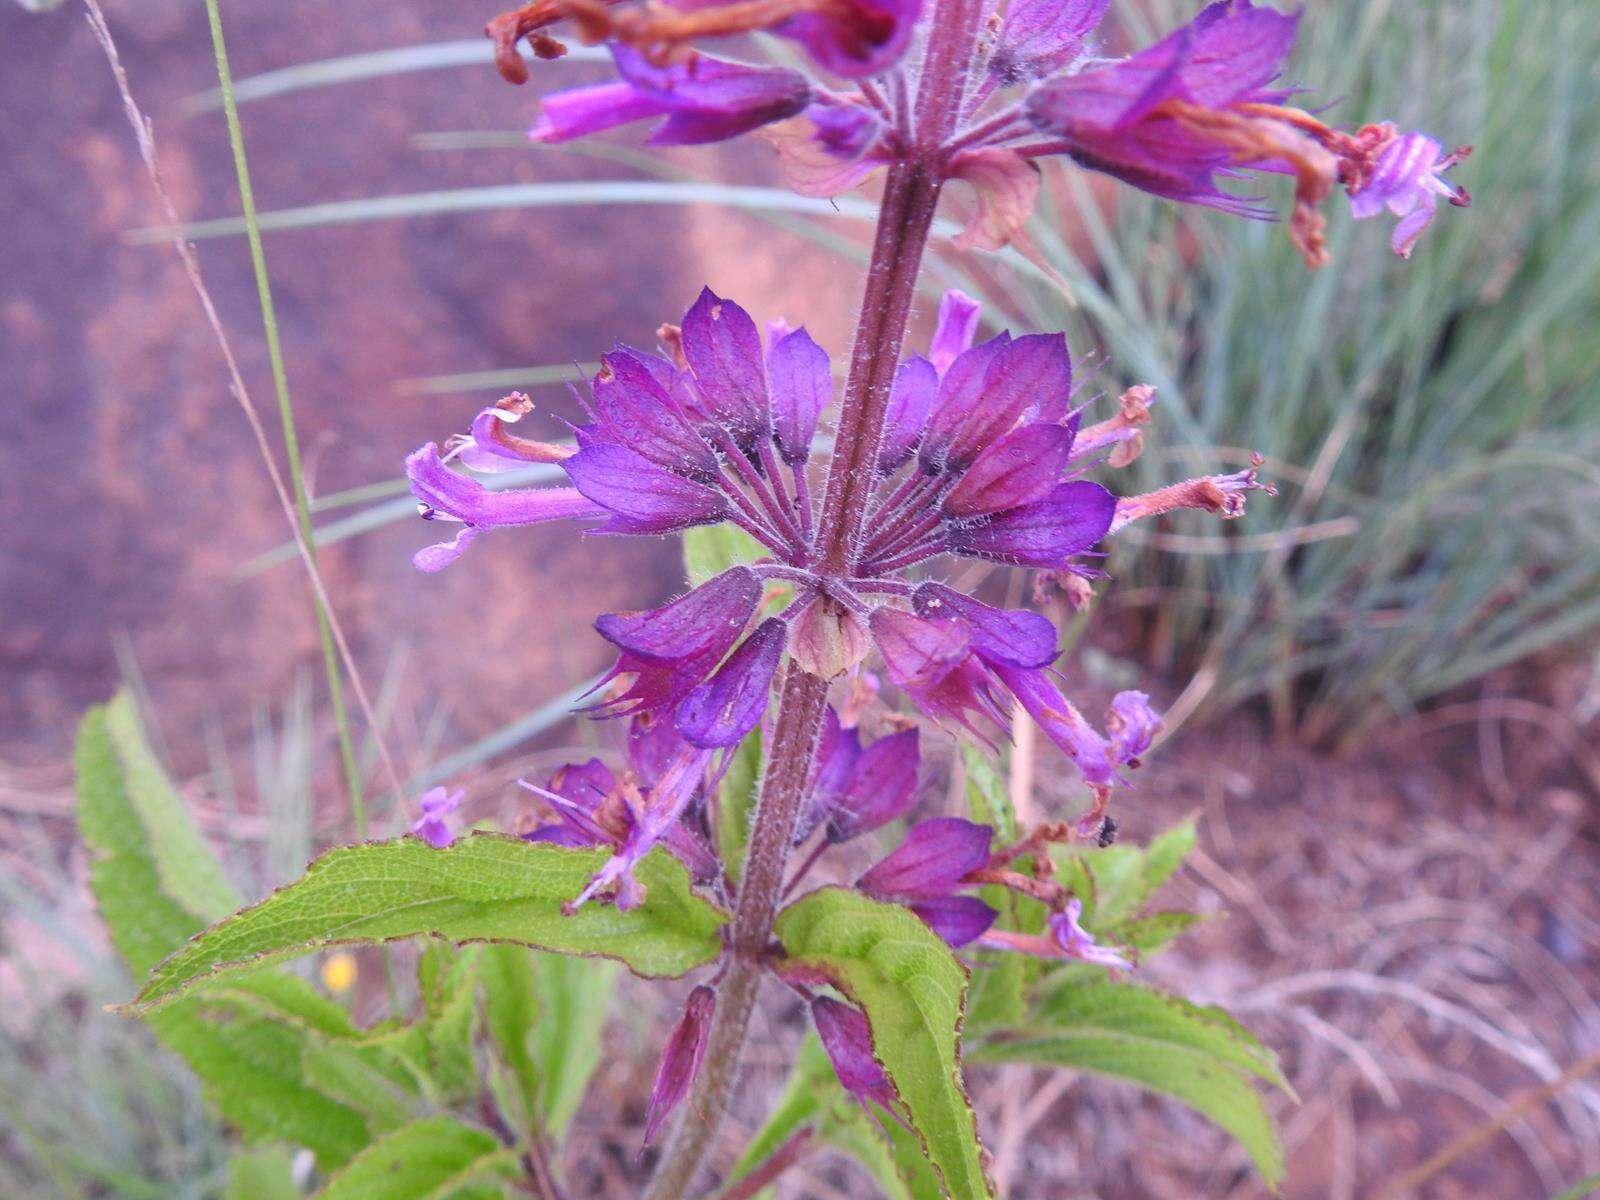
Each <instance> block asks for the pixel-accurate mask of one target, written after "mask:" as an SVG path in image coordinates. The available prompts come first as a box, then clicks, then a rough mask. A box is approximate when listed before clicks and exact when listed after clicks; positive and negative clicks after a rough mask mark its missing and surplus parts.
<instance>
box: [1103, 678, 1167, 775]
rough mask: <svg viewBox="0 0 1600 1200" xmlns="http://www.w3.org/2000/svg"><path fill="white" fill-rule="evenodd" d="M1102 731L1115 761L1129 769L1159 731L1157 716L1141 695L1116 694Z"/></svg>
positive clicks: (1158, 716)
mask: <svg viewBox="0 0 1600 1200" xmlns="http://www.w3.org/2000/svg"><path fill="white" fill-rule="evenodd" d="M1106 732H1107V733H1108V734H1109V735H1110V736H1111V745H1112V752H1113V753H1114V754H1115V756H1116V757H1117V759H1118V761H1120V762H1125V763H1128V764H1129V765H1130V766H1132V765H1135V764H1136V763H1137V762H1138V760H1139V758H1140V757H1141V756H1142V755H1143V754H1144V753H1145V752H1146V751H1147V750H1149V749H1150V745H1151V743H1152V742H1154V741H1155V739H1156V735H1157V734H1158V733H1160V732H1161V716H1160V714H1159V713H1157V712H1156V711H1155V709H1153V708H1151V707H1150V697H1149V696H1147V695H1145V694H1144V693H1143V692H1118V693H1117V694H1116V697H1115V698H1114V699H1113V700H1112V701H1111V708H1110V709H1109V710H1108V711H1107V713H1106Z"/></svg>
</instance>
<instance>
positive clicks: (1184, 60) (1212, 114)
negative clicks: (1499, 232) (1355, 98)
mask: <svg viewBox="0 0 1600 1200" xmlns="http://www.w3.org/2000/svg"><path fill="white" fill-rule="evenodd" d="M1068 7H1071V6H1068ZM1092 7H1093V6H1090V5H1086V6H1082V8H1083V9H1090V8H1092ZM1083 15H1086V14H1083ZM1299 20H1300V17H1299V14H1295V15H1289V14H1287V13H1281V12H1277V11H1276V10H1274V9H1270V8H1257V7H1255V6H1254V5H1253V4H1251V3H1250V2H1249V0H1221V2H1219V3H1214V4H1210V5H1208V6H1207V7H1206V8H1205V9H1204V10H1202V11H1201V12H1200V14H1199V15H1198V16H1196V17H1195V18H1194V20H1192V21H1191V22H1189V24H1187V25H1185V26H1183V27H1181V28H1180V29H1177V30H1175V31H1174V32H1173V33H1171V34H1169V35H1168V36H1167V37H1165V38H1163V39H1162V40H1161V41H1159V42H1157V43H1156V44H1155V45H1153V46H1150V47H1148V48H1147V49H1145V50H1142V51H1140V52H1139V53H1137V54H1134V55H1132V56H1131V57H1129V58H1125V59H1121V60H1118V61H1115V62H1108V63H1103V64H1096V65H1092V66H1089V67H1087V68H1086V69H1084V70H1080V71H1077V72H1075V73H1068V74H1062V75H1057V76H1055V77H1054V78H1051V79H1048V80H1046V81H1045V82H1044V83H1042V84H1041V85H1040V86H1039V87H1038V88H1037V89H1036V90H1034V91H1033V92H1031V93H1030V94H1029V95H1028V96H1027V97H1026V98H1025V99H1024V101H1023V102H1022V113H1023V116H1024V117H1025V119H1026V121H1027V122H1028V123H1029V124H1031V125H1032V126H1033V127H1034V129H1035V130H1037V131H1038V132H1040V133H1042V134H1044V135H1045V136H1046V137H1047V138H1049V139H1050V140H1049V141H1047V142H1044V143H1040V144H1036V145H1034V146H1031V147H1029V148H1027V150H1026V153H1028V154H1030V155H1032V154H1049V153H1065V154H1067V155H1069V156H1070V157H1071V158H1073V159H1074V160H1075V161H1076V162H1078V163H1079V165H1081V166H1085V167H1088V168H1089V169H1091V170H1096V171H1104V172H1105V173H1107V174H1109V175H1114V176H1116V177H1117V178H1119V179H1121V180H1123V181H1124V182H1126V183H1130V184H1132V185H1133V186H1134V187H1137V188H1140V189H1142V190H1144V191H1147V192H1151V193H1153V194H1155V195H1157V196H1164V197H1166V198H1168V199H1171V200H1179V201H1183V202H1185V203H1189V204H1202V205H1207V206H1209V207H1212V208H1218V209H1221V210H1223V211H1225V212H1232V213H1237V214H1239V215H1241V216H1246V217H1264V216H1267V215H1269V210H1266V209H1264V208H1262V207H1261V206H1260V204H1259V202H1258V201H1256V200H1254V199H1252V198H1249V197H1241V196H1237V195H1235V194H1233V193H1231V192H1227V191H1224V190H1223V189H1222V188H1221V187H1219V186H1218V180H1219V179H1227V178H1233V177H1236V176H1238V175H1239V174H1240V173H1241V172H1243V171H1250V170H1254V171H1262V172H1271V173H1277V174H1288V175H1293V176H1294V178H1295V203H1294V215H1293V218H1292V220H1291V222H1290V226H1289V232H1290V237H1291V238H1292V239H1293V241H1294V243H1295V245H1296V246H1297V247H1298V248H1299V249H1300V252H1301V255H1302V256H1303V257H1304V258H1305V260H1306V263H1307V265H1309V266H1312V267H1317V266H1321V265H1322V264H1323V263H1325V262H1326V261H1327V258H1328V254H1327V249H1326V246H1325V245H1324V237H1323V226H1324V218H1323V216H1322V214H1321V212H1320V206H1321V204H1322V203H1323V202H1324V201H1325V200H1326V199H1327V198H1328V197H1329V196H1330V195H1331V194H1332V193H1333V189H1334V188H1335V187H1336V186H1341V185H1342V186H1343V187H1344V188H1345V191H1346V192H1347V193H1348V194H1349V196H1350V198H1351V206H1352V211H1353V213H1354V215H1356V216H1358V217H1360V216H1371V215H1373V214H1374V213H1376V212H1377V211H1378V209H1379V208H1380V207H1381V206H1382V205H1384V204H1389V205H1390V206H1391V207H1392V208H1393V210H1394V211H1395V213H1396V214H1397V215H1399V216H1402V217H1404V218H1405V220H1404V221H1403V222H1402V229H1400V230H1397V231H1396V235H1395V239H1394V246H1395V250H1396V252H1397V253H1400V254H1402V255H1409V253H1410V250H1411V246H1412V245H1414V244H1415V241H1416V237H1417V236H1418V235H1420V233H1421V232H1422V229H1423V228H1424V227H1426V225H1427V223H1428V220H1429V219H1430V218H1431V216H1432V213H1433V208H1434V203H1435V200H1436V198H1437V197H1438V196H1441V195H1443V196H1447V197H1449V198H1450V199H1451V201H1452V202H1453V203H1457V204H1465V203H1467V196H1466V193H1465V192H1459V191H1457V190H1455V189H1452V188H1450V187H1449V186H1448V185H1446V184H1444V183H1443V182H1442V181H1441V180H1440V179H1439V178H1438V172H1439V171H1442V170H1444V169H1446V168H1447V167H1449V166H1450V165H1452V164H1453V163H1454V162H1455V161H1456V160H1457V159H1458V158H1459V157H1460V156H1461V155H1460V153H1459V152H1458V153H1457V154H1456V155H1452V156H1450V157H1449V158H1445V159H1441V158H1440V155H1439V145H1438V143H1437V142H1434V141H1432V139H1429V138H1425V137H1423V136H1422V135H1420V134H1406V135H1404V136H1402V135H1400V134H1399V133H1398V132H1397V130H1396V129H1395V127H1394V126H1393V125H1392V124H1387V123H1386V124H1381V125H1368V126H1365V127H1363V128H1362V129H1360V130H1359V131H1358V132H1357V133H1355V134H1348V133H1343V132H1341V131H1339V130H1336V129H1333V128H1331V127H1329V126H1328V125H1326V124H1324V123H1323V122H1322V121H1320V120H1318V119H1317V118H1316V117H1314V116H1312V115H1311V114H1310V113H1307V112H1305V111H1303V110H1301V109H1297V108H1291V107H1286V106H1285V104H1284V101H1285V100H1286V99H1288V97H1289V96H1290V95H1291V94H1292V92H1291V91H1290V90H1286V89H1284V88H1283V87H1281V86H1279V85H1277V84H1276V80H1277V78H1278V75H1279V73H1280V72H1281V70H1282V68H1283V64H1284V61H1285V60H1286V59H1287V57H1288V54H1289V51H1290V49H1291V48H1292V46H1293V44H1294V36H1295V28H1296V26H1297V24H1298V23H1299ZM1053 36H1054V37H1055V38H1056V41H1057V44H1059V45H1061V46H1062V47H1063V48H1064V49H1067V50H1071V51H1072V53H1073V54H1074V55H1076V52H1077V48H1078V47H1080V46H1081V45H1082V38H1083V34H1082V33H1081V32H1080V31H1079V26H1078V25H1076V24H1074V23H1073V22H1072V21H1070V20H1069V21H1065V22H1063V25H1062V27H1061V28H1060V30H1059V32H1057V33H1054V34H1053ZM1001 61H1002V64H1004V62H1005V61H1007V60H1005V59H1004V58H1002V60H1001Z"/></svg>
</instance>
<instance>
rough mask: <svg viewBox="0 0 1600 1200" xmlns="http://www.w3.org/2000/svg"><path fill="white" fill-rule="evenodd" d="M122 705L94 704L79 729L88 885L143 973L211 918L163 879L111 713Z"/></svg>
mask: <svg viewBox="0 0 1600 1200" xmlns="http://www.w3.org/2000/svg"><path fill="white" fill-rule="evenodd" d="M118 707H120V708H122V709H123V710H125V711H131V710H130V709H129V705H128V700H127V698H126V697H125V696H119V697H118V698H117V699H116V700H113V701H112V702H111V704H109V705H105V706H102V707H98V708H92V709H90V710H89V712H88V713H86V714H85V715H84V718H83V723H82V724H81V725H80V726H79V728H78V742H77V751H76V756H75V758H76V770H77V793H78V830H79V833H80V834H81V836H82V837H83V841H84V844H85V845H86V846H87V847H88V850H89V886H90V888H91V890H92V891H93V892H94V896H95V900H96V902H97V903H98V905H99V907H100V916H101V919H102V920H104V921H105V923H106V930H107V931H108V932H109V933H110V935H111V942H112V945H114V946H115V947H116V949H117V953H118V954H119V955H120V956H121V957H122V960H123V961H124V962H125V963H126V964H127V965H128V969H129V970H130V971H133V972H134V973H135V974H140V975H142V974H144V973H145V972H146V971H148V970H149V969H150V968H151V967H153V966H154V965H155V964H156V963H158V962H160V961H161V959H162V958H163V957H165V956H166V955H167V954H169V953H171V952H172V950H173V949H174V948H175V947H177V946H180V945H182V944H183V942H184V939H186V938H188V937H189V936H190V935H191V934H193V933H194V932H195V931H196V930H198V929H199V928H201V927H202V926H203V925H204V924H205V919H204V918H203V917H202V916H201V915H200V914H199V913H196V912H194V911H193V910H191V909H189V908H186V907H185V906H184V904H183V903H182V902H181V901H180V900H179V899H178V898H177V896H176V895H174V894H173V892H172V891H170V890H169V889H168V888H167V886H166V883H165V881H164V880H163V879H162V876H161V869H160V867H159V866H158V865H157V860H156V854H155V852H154V850H153V848H152V845H151V841H152V839H151V834H150V831H149V830H148V829H147V828H146V826H145V824H144V822H143V820H142V819H141V817H140V813H139V810H138V809H137V808H136V807H135V806H134V804H133V801H132V799H131V797H130V795H129V781H128V778H127V772H126V770H125V769H124V766H123V759H122V754H121V743H120V742H119V739H117V738H114V737H113V736H112V732H111V724H110V720H109V717H110V713H111V711H112V710H113V709H114V708H118ZM119 724H121V722H119ZM123 738H124V739H125V738H126V730H125V729H124V730H123ZM168 857H170V856H168Z"/></svg>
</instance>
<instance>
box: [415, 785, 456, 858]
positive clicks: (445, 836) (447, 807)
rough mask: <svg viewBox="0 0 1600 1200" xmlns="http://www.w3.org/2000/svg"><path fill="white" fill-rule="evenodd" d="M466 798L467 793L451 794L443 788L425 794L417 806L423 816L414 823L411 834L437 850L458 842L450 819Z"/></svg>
mask: <svg viewBox="0 0 1600 1200" xmlns="http://www.w3.org/2000/svg"><path fill="white" fill-rule="evenodd" d="M466 798H467V794H466V793H465V792H451V791H447V790H446V789H445V788H442V787H436V788H432V789H431V790H429V791H426V792H424V793H423V794H422V795H421V796H419V797H417V805H418V806H419V807H420V808H421V809H422V816H420V817H418V818H417V819H416V821H414V822H412V825H411V832H412V833H414V834H416V835H417V836H418V837H420V838H421V839H422V840H423V841H425V842H427V843H428V845H430V846H432V847H433V848H434V849H435V850H443V849H444V848H445V847H446V846H448V845H450V843H452V842H453V841H455V840H456V835H455V831H454V830H453V829H452V828H451V825H450V822H449V820H448V818H449V817H450V816H451V814H453V813H454V812H455V811H456V809H458V808H460V807H461V802H462V801H463V800H465V799H466Z"/></svg>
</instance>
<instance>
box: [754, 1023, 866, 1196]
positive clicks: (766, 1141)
mask: <svg viewBox="0 0 1600 1200" xmlns="http://www.w3.org/2000/svg"><path fill="white" fill-rule="evenodd" d="M834 1093H838V1094H839V1095H841V1096H842V1095H843V1094H844V1093H843V1089H842V1088H840V1087H839V1082H838V1078H837V1077H836V1076H835V1075H834V1073H833V1064H832V1063H830V1062H829V1061H828V1055H827V1052H826V1051H825V1050H823V1048H822V1043H821V1042H820V1041H818V1040H817V1035H816V1034H815V1033H814V1032H813V1033H810V1034H807V1035H806V1040H805V1041H804V1042H802V1043H801V1045H800V1053H799V1054H797V1055H796V1056H795V1060H794V1066H793V1067H792V1068H791V1069H790V1071H789V1081H788V1082H787V1083H786V1084H784V1088H783V1094H782V1095H781V1096H779V1097H778V1100H777V1103H776V1104H774V1105H773V1106H772V1111H771V1112H769V1113H768V1114H767V1119H766V1121H765V1122H763V1123H762V1126H761V1128H760V1129H758V1130H756V1132H755V1133H754V1134H753V1135H752V1136H751V1138H750V1140H749V1141H748V1142H747V1143H745V1148H744V1153H742V1154H740V1155H739V1161H738V1162H736V1163H734V1164H733V1169H732V1170H731V1171H729V1172H728V1179H727V1182H728V1184H734V1183H737V1182H738V1181H739V1180H741V1179H743V1178H744V1177H745V1176H746V1175H748V1174H749V1173H750V1172H751V1171H753V1170H755V1169H756V1168H757V1167H758V1166H760V1165H761V1164H762V1163H763V1162H765V1161H766V1160H767V1159H768V1158H769V1157H771V1156H772V1154H773V1152H774V1151H776V1150H777V1149H778V1147H779V1146H781V1145H783V1143H784V1142H786V1141H788V1140H789V1138H791V1137H793V1136H794V1135H795V1134H796V1133H797V1132H799V1130H800V1129H801V1128H802V1127H804V1126H805V1125H807V1124H808V1123H811V1122H813V1121H815V1120H816V1119H817V1117H818V1116H819V1115H820V1114H821V1113H822V1112H823V1111H824V1109H826V1108H827V1107H828V1106H829V1104H830V1103H831V1102H832V1099H833V1094H834Z"/></svg>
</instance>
